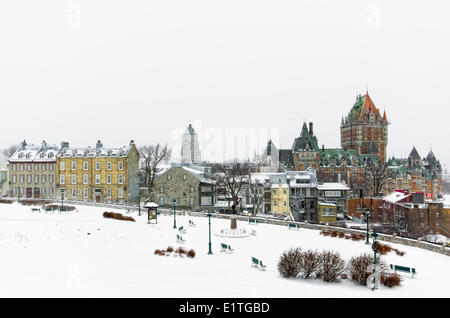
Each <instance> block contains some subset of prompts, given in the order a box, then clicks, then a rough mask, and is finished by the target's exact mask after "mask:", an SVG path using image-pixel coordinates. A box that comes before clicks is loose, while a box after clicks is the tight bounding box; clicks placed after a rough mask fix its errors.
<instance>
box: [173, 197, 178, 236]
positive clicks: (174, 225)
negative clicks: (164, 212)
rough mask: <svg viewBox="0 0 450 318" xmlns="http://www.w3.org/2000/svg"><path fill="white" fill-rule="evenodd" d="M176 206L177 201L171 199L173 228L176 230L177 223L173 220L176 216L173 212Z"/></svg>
mask: <svg viewBox="0 0 450 318" xmlns="http://www.w3.org/2000/svg"><path fill="white" fill-rule="evenodd" d="M176 204H177V200H176V199H173V228H174V229H176V228H177V223H176V220H175V216H176V212H175V205H176Z"/></svg>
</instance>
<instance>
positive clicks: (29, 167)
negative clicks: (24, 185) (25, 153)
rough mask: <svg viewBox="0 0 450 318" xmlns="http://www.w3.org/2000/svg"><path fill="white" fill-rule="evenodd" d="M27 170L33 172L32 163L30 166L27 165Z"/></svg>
mask: <svg viewBox="0 0 450 318" xmlns="http://www.w3.org/2000/svg"><path fill="white" fill-rule="evenodd" d="M27 170H28V171H31V163H29V164H28V165H27Z"/></svg>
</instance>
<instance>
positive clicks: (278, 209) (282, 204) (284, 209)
mask: <svg viewBox="0 0 450 318" xmlns="http://www.w3.org/2000/svg"><path fill="white" fill-rule="evenodd" d="M271 211H272V213H273V214H283V215H286V216H288V215H289V213H290V211H291V210H290V208H289V186H288V185H287V184H273V185H272V187H271Z"/></svg>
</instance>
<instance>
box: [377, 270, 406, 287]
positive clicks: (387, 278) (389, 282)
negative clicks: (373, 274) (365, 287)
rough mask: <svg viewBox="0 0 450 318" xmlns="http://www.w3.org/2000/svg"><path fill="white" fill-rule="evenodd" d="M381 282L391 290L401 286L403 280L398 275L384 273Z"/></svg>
mask: <svg viewBox="0 0 450 318" xmlns="http://www.w3.org/2000/svg"><path fill="white" fill-rule="evenodd" d="M380 281H381V283H382V284H383V285H385V286H387V287H389V288H391V287H394V286H400V284H401V281H402V278H401V277H400V275H398V274H392V273H384V274H381V275H380Z"/></svg>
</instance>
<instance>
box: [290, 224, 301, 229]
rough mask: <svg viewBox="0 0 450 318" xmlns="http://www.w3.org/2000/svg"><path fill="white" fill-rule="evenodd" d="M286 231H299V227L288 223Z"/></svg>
mask: <svg viewBox="0 0 450 318" xmlns="http://www.w3.org/2000/svg"><path fill="white" fill-rule="evenodd" d="M288 229H289V230H290V229H294V230H299V229H300V227H299V226H298V225H297V224H294V223H289V224H288Z"/></svg>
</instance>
